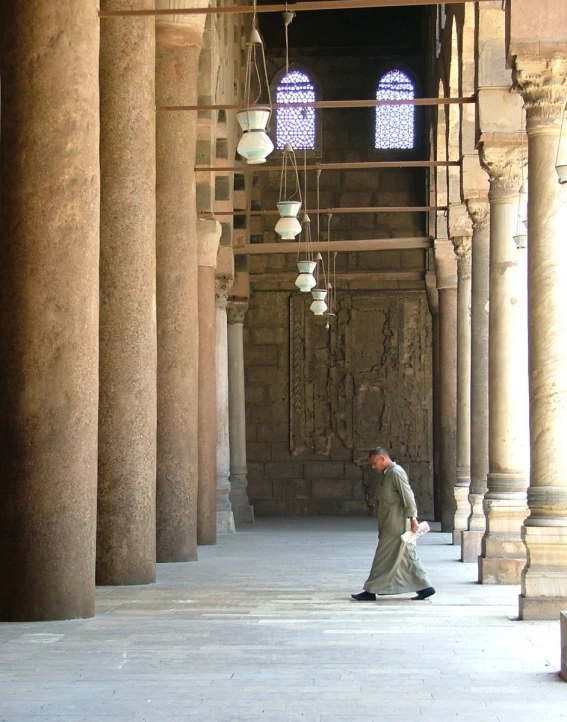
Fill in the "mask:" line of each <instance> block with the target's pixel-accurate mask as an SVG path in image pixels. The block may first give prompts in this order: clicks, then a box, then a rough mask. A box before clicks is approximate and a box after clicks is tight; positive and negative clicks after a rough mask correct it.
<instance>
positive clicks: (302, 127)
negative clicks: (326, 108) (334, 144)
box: [276, 70, 315, 150]
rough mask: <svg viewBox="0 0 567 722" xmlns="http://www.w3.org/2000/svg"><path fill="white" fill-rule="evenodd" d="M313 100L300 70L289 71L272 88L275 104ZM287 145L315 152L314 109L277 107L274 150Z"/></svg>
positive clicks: (310, 90) (307, 77)
mask: <svg viewBox="0 0 567 722" xmlns="http://www.w3.org/2000/svg"><path fill="white" fill-rule="evenodd" d="M314 101H315V87H314V86H313V83H312V82H311V79H310V78H309V76H308V75H307V73H304V72H302V71H300V70H290V71H289V73H287V74H286V75H284V76H283V78H282V79H281V80H280V82H279V83H278V86H277V88H276V103H301V102H309V103H311V102H314ZM286 143H291V146H292V148H293V149H294V150H315V108H308V107H301V106H298V107H294V108H278V109H277V111H276V148H277V149H278V150H283V148H284V146H285V144H286Z"/></svg>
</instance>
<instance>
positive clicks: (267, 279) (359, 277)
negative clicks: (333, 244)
mask: <svg viewBox="0 0 567 722" xmlns="http://www.w3.org/2000/svg"><path fill="white" fill-rule="evenodd" d="M296 278H297V273H289V272H285V271H284V272H283V273H265V272H263V273H250V274H249V279H250V283H262V282H263V283H290V284H292V283H294V282H295V279H296ZM335 279H336V282H337V284H339V283H349V282H358V283H361V282H362V283H379V282H380V281H402V282H403V281H406V282H407V281H424V280H425V272H424V271H368V272H367V273H360V272H359V273H337V274H336V275H335Z"/></svg>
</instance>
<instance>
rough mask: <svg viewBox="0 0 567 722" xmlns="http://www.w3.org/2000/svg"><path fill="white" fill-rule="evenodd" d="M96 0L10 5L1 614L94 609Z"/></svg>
mask: <svg viewBox="0 0 567 722" xmlns="http://www.w3.org/2000/svg"><path fill="white" fill-rule="evenodd" d="M97 11H98V4H97V2H95V0H69V2H66V3H59V4H57V9H56V10H55V9H54V5H53V2H52V1H51V0H36V2H33V3H31V2H4V3H1V4H0V69H1V74H2V77H1V85H2V94H1V110H0V112H1V116H2V152H1V155H0V176H1V178H2V184H1V188H0V237H1V238H2V242H1V243H0V280H1V282H0V455H1V457H2V481H1V483H0V576H1V578H2V583H1V584H0V620H2V621H11V622H12V621H13V622H16V621H41V620H50V619H53V620H55V619H70V618H75V617H90V616H92V615H93V614H94V601H95V598H94V581H95V539H96V484H97V428H98V425H97V412H98V312H99V308H98V304H99V293H98V258H99V214H100V171H99V130H98V129H99V91H98V66H99V61H98V57H99V19H98V12H97Z"/></svg>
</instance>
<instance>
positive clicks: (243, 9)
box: [98, 0, 493, 18]
mask: <svg viewBox="0 0 567 722" xmlns="http://www.w3.org/2000/svg"><path fill="white" fill-rule="evenodd" d="M492 1H493V0H443V2H441V0H321V2H319V0H315V1H314V0H308V1H307V2H297V3H288V4H285V5H258V6H257V7H256V8H254V7H253V6H252V5H228V6H227V7H206V8H170V9H167V10H100V11H99V14H98V16H99V17H100V18H129V17H130V18H136V17H148V16H150V17H151V16H155V17H157V16H159V15H236V14H241V15H251V14H252V13H254V12H257V13H282V12H284V11H286V10H290V11H291V12H296V13H297V12H305V11H310V10H358V9H368V8H391V7H416V6H418V5H442V4H445V5H458V4H461V3H466V2H492Z"/></svg>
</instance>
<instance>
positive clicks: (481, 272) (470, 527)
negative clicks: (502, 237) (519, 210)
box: [461, 198, 490, 564]
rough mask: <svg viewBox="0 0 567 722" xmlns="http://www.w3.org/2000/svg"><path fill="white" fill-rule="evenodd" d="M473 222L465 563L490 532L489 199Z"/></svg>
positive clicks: (476, 203)
mask: <svg viewBox="0 0 567 722" xmlns="http://www.w3.org/2000/svg"><path fill="white" fill-rule="evenodd" d="M467 208H468V211H469V214H470V216H471V220H472V222H473V236H472V248H471V429H470V430H471V485H470V492H469V503H470V514H469V518H468V520H467V529H466V531H464V532H463V533H462V535H461V561H463V562H474V563H475V564H476V563H477V562H478V557H479V556H480V551H481V541H482V537H483V536H484V532H485V530H486V517H485V516H484V509H483V501H484V495H485V493H486V489H487V481H486V478H487V475H488V313H489V276H490V274H489V265H490V264H489V255H490V206H489V204H488V199H487V198H486V199H475V200H469V201H468V202H467Z"/></svg>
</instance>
